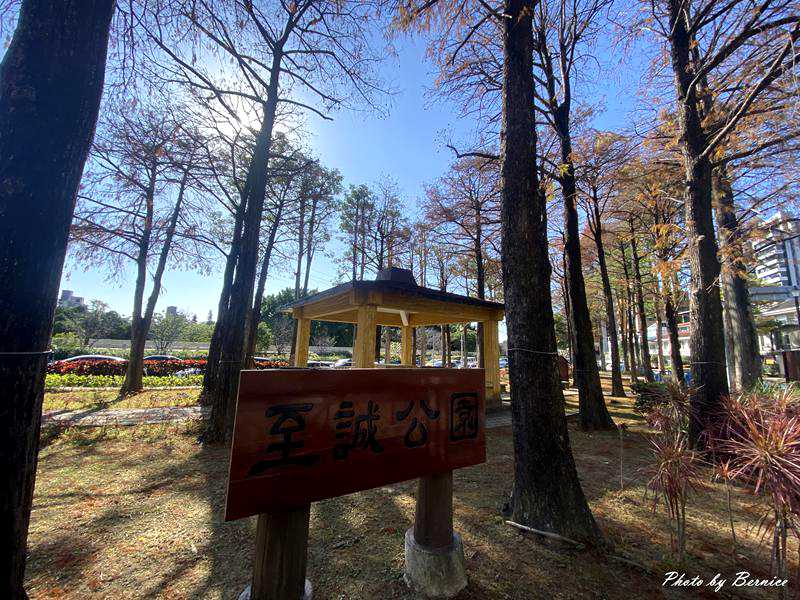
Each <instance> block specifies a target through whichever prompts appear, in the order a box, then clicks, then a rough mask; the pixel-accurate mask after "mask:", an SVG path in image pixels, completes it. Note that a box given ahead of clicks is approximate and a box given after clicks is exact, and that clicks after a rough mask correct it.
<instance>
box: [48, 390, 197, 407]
mask: <svg viewBox="0 0 800 600" xmlns="http://www.w3.org/2000/svg"><path fill="white" fill-rule="evenodd" d="M117 396H118V392H117V390H93V389H91V388H87V389H85V390H70V391H65V392H45V394H44V405H43V407H42V411H43V412H49V411H51V410H59V411H67V410H100V409H104V408H155V407H160V406H194V405H195V404H197V402H198V397H199V396H200V388H196V389H185V390H160V389H158V388H151V389H146V390H145V391H143V392H142V393H140V394H134V395H132V396H127V397H125V398H122V399H119V398H118V397H117Z"/></svg>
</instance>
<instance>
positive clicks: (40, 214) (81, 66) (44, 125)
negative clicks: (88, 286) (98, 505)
mask: <svg viewBox="0 0 800 600" xmlns="http://www.w3.org/2000/svg"><path fill="white" fill-rule="evenodd" d="M113 9H114V2H113V0H81V1H73V0H64V1H62V2H50V1H48V0H24V1H23V2H22V3H21V5H20V9H19V17H18V21H17V25H16V29H15V31H14V35H13V37H12V38H11V41H10V44H9V46H8V48H7V49H6V51H5V56H4V57H3V61H2V63H0V181H3V182H4V185H2V186H0V278H2V280H3V281H7V282H11V281H13V282H14V285H7V286H4V287H3V290H2V292H0V340H2V341H0V344H1V345H0V385H2V389H3V403H2V408H0V597H3V598H9V599H10V600H22V599H24V598H27V595H26V594H25V590H24V587H23V581H24V577H25V559H26V555H27V538H28V524H29V521H30V513H31V504H32V501H33V488H34V482H35V477H36V464H37V457H38V454H39V429H40V425H41V415H42V400H43V395H44V374H45V367H46V365H47V358H48V347H49V343H50V333H51V329H52V326H53V313H54V311H55V307H56V300H57V296H58V286H59V281H60V278H61V270H62V267H63V265H64V257H65V255H66V251H67V237H68V234H69V227H70V222H71V221H72V213H73V210H74V208H75V196H76V194H77V191H78V185H79V183H80V178H81V172H82V171H83V166H84V162H85V161H86V157H87V155H88V152H89V148H90V145H91V142H92V136H93V135H94V128H95V123H96V121H97V114H98V110H99V106H100V97H101V95H102V92H103V82H104V77H105V63H106V54H107V50H108V39H109V29H110V24H111V17H112V13H113Z"/></svg>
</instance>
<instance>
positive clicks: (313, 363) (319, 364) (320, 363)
mask: <svg viewBox="0 0 800 600" xmlns="http://www.w3.org/2000/svg"><path fill="white" fill-rule="evenodd" d="M306 366H307V367H309V368H311V369H329V368H330V367H331V366H332V364H331V363H329V362H327V361H324V360H310V361H308V363H307V364H306Z"/></svg>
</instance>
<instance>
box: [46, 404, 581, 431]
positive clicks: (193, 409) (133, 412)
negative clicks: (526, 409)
mask: <svg viewBox="0 0 800 600" xmlns="http://www.w3.org/2000/svg"><path fill="white" fill-rule="evenodd" d="M210 410H211V409H210V408H209V407H207V406H169V407H163V408H105V409H102V410H69V411H63V410H54V411H50V412H46V413H44V414H43V415H42V426H44V427H104V426H107V425H151V424H155V423H169V422H181V421H189V420H194V419H202V418H203V417H204V416H206V415H207V414H208V413H209V412H210ZM569 416H570V415H569V414H567V417H569ZM509 426H511V409H510V408H509V407H508V406H505V407H503V409H502V410H497V411H493V412H490V413H489V414H488V415H487V417H486V428H487V429H494V428H496V427H509Z"/></svg>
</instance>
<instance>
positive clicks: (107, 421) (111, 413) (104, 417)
mask: <svg viewBox="0 0 800 600" xmlns="http://www.w3.org/2000/svg"><path fill="white" fill-rule="evenodd" d="M209 410H210V408H208V407H205V406H168V407H163V408H105V409H102V410H70V411H58V410H56V411H51V412H46V413H44V414H43V415H42V425H43V426H44V427H47V426H55V427H103V426H105V425H146V424H153V423H166V422H173V421H175V422H177V421H188V420H190V419H200V418H202V417H203V416H204V415H205V414H207V413H208V412H209Z"/></svg>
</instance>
